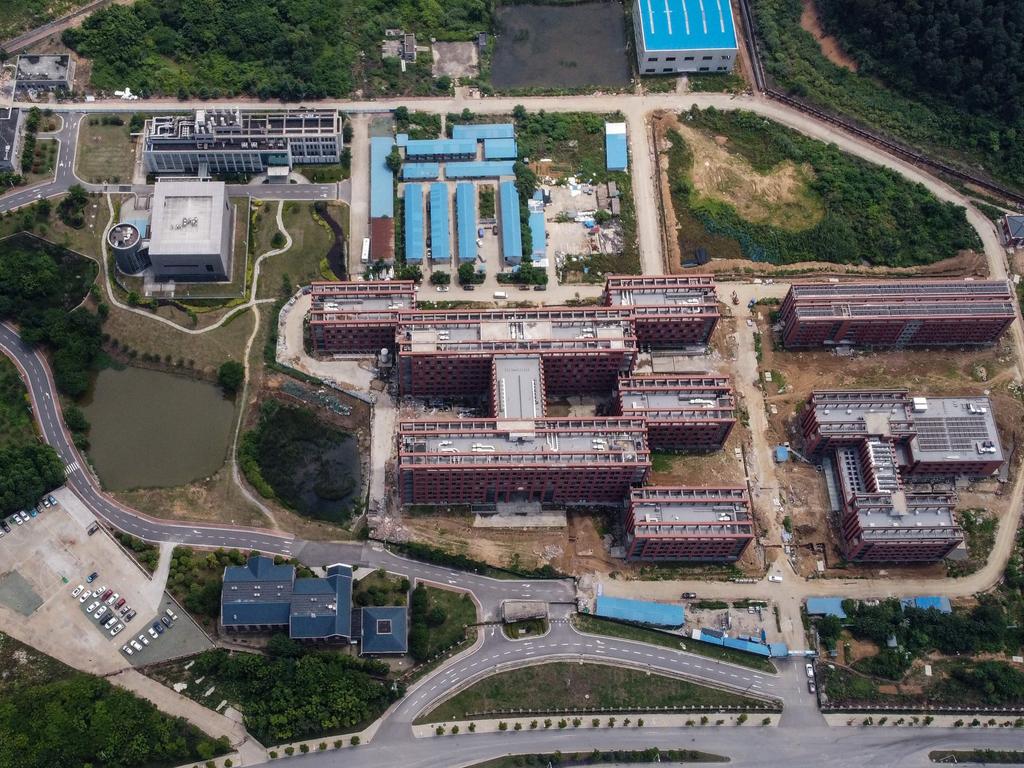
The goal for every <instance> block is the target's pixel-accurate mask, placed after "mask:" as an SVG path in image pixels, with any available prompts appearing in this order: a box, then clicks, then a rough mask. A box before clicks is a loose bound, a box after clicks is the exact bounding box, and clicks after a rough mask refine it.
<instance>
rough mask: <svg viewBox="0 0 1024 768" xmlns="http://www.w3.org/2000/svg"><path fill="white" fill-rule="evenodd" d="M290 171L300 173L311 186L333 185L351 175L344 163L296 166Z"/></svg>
mask: <svg viewBox="0 0 1024 768" xmlns="http://www.w3.org/2000/svg"><path fill="white" fill-rule="evenodd" d="M292 170H293V171H295V172H296V173H301V174H302V175H303V176H305V177H306V178H307V179H309V180H310V182H312V183H313V184H333V183H334V182H336V181H341V180H342V179H347V178H348V177H349V174H350V173H351V169H350V168H349V166H348V164H346V163H331V164H329V165H296V166H295V167H294V168H293V169H292Z"/></svg>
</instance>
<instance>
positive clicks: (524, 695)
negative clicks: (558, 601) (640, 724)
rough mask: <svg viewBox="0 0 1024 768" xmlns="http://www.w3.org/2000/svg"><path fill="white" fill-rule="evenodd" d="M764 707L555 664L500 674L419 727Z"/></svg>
mask: <svg viewBox="0 0 1024 768" xmlns="http://www.w3.org/2000/svg"><path fill="white" fill-rule="evenodd" d="M759 704H760V702H757V701H755V700H754V699H749V698H747V697H745V696H740V695H739V694H735V693H727V692H725V691H720V690H718V689H716V688H707V687H705V686H702V685H697V684H695V683H691V682H688V681H686V680H678V679H676V678H673V677H664V676H662V675H648V674H647V673H646V672H644V671H641V670H635V669H628V668H624V667H613V666H607V665H604V664H576V663H572V662H553V663H551V664H541V665H539V666H530V667H523V668H521V669H513V670H511V671H509V672H501V673H499V674H496V675H492V676H490V677H488V678H485V679H483V680H481V681H480V682H478V683H475V684H473V685H472V686H470V687H469V688H467V689H466V690H464V691H462V692H460V693H457V694H456V695H455V696H453V697H452V698H450V699H448V700H447V701H444V702H442V703H441V704H440V705H439V706H438V707H436V708H435V709H434V710H432V711H431V712H429V713H427V714H426V715H424V716H422V717H421V718H419V722H431V723H437V722H445V721H450V720H462V719H466V718H475V717H489V716H493V715H495V714H501V713H502V712H503V711H505V710H509V709H520V708H521V709H525V710H528V711H529V713H531V714H544V713H547V712H557V711H559V710H565V709H570V710H572V709H575V710H580V711H586V710H588V709H594V708H597V709H603V710H613V711H615V710H619V711H626V712H628V711H633V710H637V709H656V708H660V707H674V708H678V709H684V710H685V709H689V708H698V707H721V706H730V707H742V706H745V705H750V706H755V705H759Z"/></svg>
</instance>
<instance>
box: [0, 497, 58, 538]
mask: <svg viewBox="0 0 1024 768" xmlns="http://www.w3.org/2000/svg"><path fill="white" fill-rule="evenodd" d="M55 506H57V500H56V499H55V498H53V496H46V497H44V498H42V499H40V500H39V503H38V504H36V505H35V506H34V507H29V508H28V509H27V510H24V509H23V510H21V511H20V512H15V513H14V514H13V515H11V516H10V517H6V518H4V519H2V520H0V539H2V538H3V537H4V536H6V535H7V534H8V533H10V532H11V531H12V530H13V529H12V528H11V526H12V525H13V526H19V525H24V524H25V523H27V522H29V521H30V520H32V518H35V517H39V513H40V512H42V511H43V510H44V509H49V508H50V507H55Z"/></svg>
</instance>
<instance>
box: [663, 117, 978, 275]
mask: <svg viewBox="0 0 1024 768" xmlns="http://www.w3.org/2000/svg"><path fill="white" fill-rule="evenodd" d="M683 117H684V118H685V122H686V124H687V125H689V126H691V127H692V128H695V129H697V130H700V131H702V132H703V133H705V134H707V135H708V136H714V137H724V138H725V139H727V141H728V143H727V144H726V146H727V148H728V150H729V151H730V152H732V153H733V154H736V155H740V156H741V157H742V158H743V159H744V160H746V161H747V162H748V163H749V164H750V166H751V167H752V168H753V170H754V171H756V172H757V173H760V174H767V173H769V172H772V171H773V170H775V169H776V168H777V167H778V166H779V165H780V164H782V163H783V162H786V161H790V162H792V163H795V164H797V165H802V166H806V167H809V168H810V169H811V176H810V178H809V180H807V181H806V182H805V184H806V188H807V190H808V191H809V192H810V193H811V194H812V195H813V196H814V198H815V199H816V200H817V201H820V205H821V207H822V209H823V211H824V213H823V215H822V217H821V219H820V220H819V221H817V223H815V224H814V225H813V226H809V227H807V228H803V229H798V230H792V229H785V228H783V227H781V226H776V225H775V224H773V223H768V222H753V221H748V220H746V219H744V218H743V217H742V216H741V215H740V214H739V212H738V211H737V210H736V208H734V207H733V206H732V205H730V204H729V203H728V202H726V201H724V200H720V199H718V198H715V197H712V196H709V195H705V194H702V193H701V192H700V191H699V190H698V189H697V188H696V187H695V186H694V184H693V182H692V169H693V164H694V158H693V152H692V151H691V149H690V147H689V145H688V144H687V143H686V141H685V140H684V139H683V138H682V136H680V135H678V134H675V133H669V134H668V137H669V139H670V142H671V145H672V146H671V149H670V150H669V173H670V177H671V180H672V187H671V190H672V200H673V207H674V209H675V212H676V217H677V219H678V223H679V225H680V230H679V237H680V245H681V246H682V249H683V251H684V253H690V252H692V251H693V250H694V249H695V248H697V247H704V248H706V249H707V250H708V252H709V254H710V255H711V256H712V257H713V258H737V257H739V256H742V257H743V258H747V259H751V260H752V261H766V262H769V263H772V264H792V263H797V262H807V261H824V262H832V263H837V264H862V263H866V264H873V265H880V266H889V267H905V266H915V265H920V264H929V263H932V262H935V261H939V260H941V259H945V258H948V257H952V256H955V255H956V254H957V252H958V251H960V250H962V249H968V248H975V249H977V248H980V247H981V241H980V240H979V239H978V235H977V233H976V232H975V231H974V229H973V228H972V227H971V226H970V225H969V224H968V223H967V218H966V216H965V214H964V210H963V208H960V207H959V206H956V205H953V204H952V203H944V202H941V201H940V200H937V199H936V198H935V196H934V195H932V194H931V192H929V191H928V190H927V189H926V188H925V187H924V186H922V185H920V184H915V183H912V182H909V181H907V180H906V179H904V178H903V177H902V176H900V175H899V174H897V173H896V172H894V171H892V170H889V169H888V168H883V167H881V166H877V165H872V164H871V163H868V162H866V161H864V160H861V159H860V158H857V157H854V156H852V155H848V154H845V153H844V152H842V151H840V150H839V148H838V147H836V146H835V145H832V144H824V143H822V142H820V141H815V140H813V139H809V138H807V137H805V136H803V135H801V134H799V133H797V132H796V131H793V130H791V129H789V128H786V127H784V126H782V125H779V124H778V123H773V122H771V121H770V120H766V119H765V118H763V117H760V116H759V115H755V114H754V113H752V112H744V111H728V112H726V111H721V110H716V109H713V108H709V109H706V110H698V109H696V108H694V109H691V110H690V111H689V112H688V113H685V114H684V116H683Z"/></svg>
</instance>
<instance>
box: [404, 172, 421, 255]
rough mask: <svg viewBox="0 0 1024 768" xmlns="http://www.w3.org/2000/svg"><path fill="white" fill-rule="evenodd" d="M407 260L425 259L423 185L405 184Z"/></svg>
mask: <svg viewBox="0 0 1024 768" xmlns="http://www.w3.org/2000/svg"><path fill="white" fill-rule="evenodd" d="M404 206H405V209H404V210H405V261H406V263H408V264H420V263H422V261H423V251H424V247H425V246H424V239H423V238H424V231H423V185H422V184H406V185H405V199H404Z"/></svg>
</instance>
